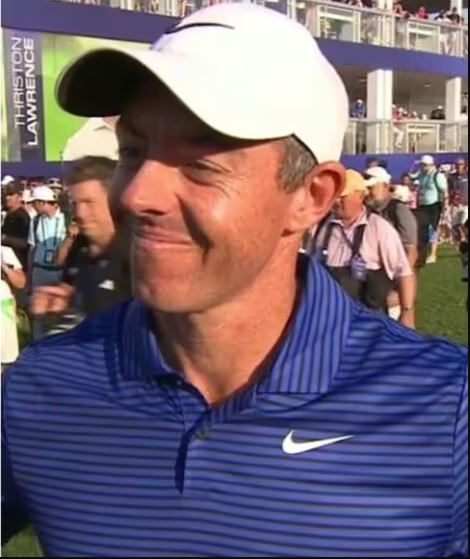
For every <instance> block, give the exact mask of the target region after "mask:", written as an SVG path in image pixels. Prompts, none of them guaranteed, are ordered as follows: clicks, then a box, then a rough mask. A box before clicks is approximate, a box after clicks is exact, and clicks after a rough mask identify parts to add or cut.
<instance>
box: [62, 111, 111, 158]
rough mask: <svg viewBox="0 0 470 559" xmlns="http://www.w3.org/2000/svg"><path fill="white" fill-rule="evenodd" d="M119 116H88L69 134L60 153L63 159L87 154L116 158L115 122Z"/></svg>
mask: <svg viewBox="0 0 470 559" xmlns="http://www.w3.org/2000/svg"><path fill="white" fill-rule="evenodd" d="M118 118H119V117H117V116H105V117H103V118H101V117H92V118H89V119H88V120H87V121H86V122H85V124H84V125H83V126H82V127H81V128H80V129H79V130H77V132H75V134H74V135H73V136H71V137H70V138H69V139H68V140H67V143H66V144H65V147H64V151H63V153H62V160H63V161H74V160H75V159H80V158H81V157H85V156H87V155H92V156H101V157H108V158H109V159H116V160H117V159H118V144H117V139H116V122H117V120H118Z"/></svg>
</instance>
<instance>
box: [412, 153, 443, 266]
mask: <svg viewBox="0 0 470 559" xmlns="http://www.w3.org/2000/svg"><path fill="white" fill-rule="evenodd" d="M412 178H413V179H414V180H416V181H418V185H419V186H418V209H417V212H416V218H417V220H418V266H424V264H434V263H435V262H436V260H437V251H438V228H439V222H440V218H441V214H442V213H443V212H444V213H445V210H446V209H447V207H448V205H449V194H448V185H447V178H446V176H445V175H444V174H443V173H440V172H439V171H438V170H437V168H436V164H435V162H434V158H433V157H432V156H431V155H425V156H423V157H422V159H421V169H420V171H419V172H418V173H416V174H414V175H412ZM428 245H430V247H431V251H430V254H429V257H427V251H428Z"/></svg>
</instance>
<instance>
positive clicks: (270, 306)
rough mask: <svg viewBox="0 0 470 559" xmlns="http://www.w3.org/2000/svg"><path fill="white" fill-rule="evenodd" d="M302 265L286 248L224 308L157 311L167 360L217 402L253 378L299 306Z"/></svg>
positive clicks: (207, 398) (259, 370)
mask: <svg viewBox="0 0 470 559" xmlns="http://www.w3.org/2000/svg"><path fill="white" fill-rule="evenodd" d="M296 265H297V256H296V254H292V253H291V254H289V253H287V252H285V253H284V255H283V259H278V262H277V264H274V265H268V266H266V267H265V269H264V271H263V272H262V277H260V278H258V279H257V281H256V284H255V285H253V286H252V287H251V288H249V289H248V290H246V291H245V292H244V293H242V294H239V295H238V296H236V297H234V298H233V299H232V300H231V301H229V302H227V303H226V304H224V305H223V306H219V307H217V308H214V309H211V310H209V311H207V312H204V313H198V314H186V315H183V314H163V313H155V315H154V316H155V323H156V330H157V332H158V339H159V343H160V345H161V348H162V351H163V355H164V356H165V359H166V361H167V362H168V364H169V365H170V366H171V367H172V368H174V369H176V370H180V371H182V372H183V374H184V376H185V378H186V380H187V381H188V382H189V383H191V384H192V385H193V386H195V387H196V388H197V389H198V390H199V391H200V393H201V394H202V395H203V396H204V398H205V399H206V401H207V402H209V403H210V404H211V405H218V404H220V403H222V402H223V401H224V400H226V399H228V398H229V397H230V396H231V395H233V394H234V393H235V392H237V391H238V390H240V389H241V388H242V387H244V386H245V385H247V384H248V383H249V382H250V381H253V380H254V379H255V378H256V377H257V376H258V374H260V373H261V372H262V371H263V370H264V369H265V367H266V365H267V362H269V361H270V359H271V358H272V354H273V352H274V351H275V350H276V347H277V344H278V342H279V341H280V339H281V337H282V334H283V333H284V331H285V329H286V326H287V324H288V323H289V319H290V317H291V315H292V313H293V310H294V308H295V306H296V305H295V304H296V297H297V292H298V289H297V278H296Z"/></svg>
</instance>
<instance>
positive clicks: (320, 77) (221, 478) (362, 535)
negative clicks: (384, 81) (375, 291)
mask: <svg viewBox="0 0 470 559" xmlns="http://www.w3.org/2000/svg"><path fill="white" fill-rule="evenodd" d="M280 37H282V41H280V40H279V38H280ZM260 38H262V40H260ZM139 57H140V58H139ZM104 70H106V71H104ZM157 75H158V76H159V78H157ZM279 76H283V77H284V79H282V80H280V79H279ZM196 78H197V79H196ZM90 79H91V81H90ZM161 80H164V82H162V81H161ZM163 83H165V85H163ZM92 85H93V87H92ZM170 86H171V87H170ZM172 91H173V92H174V93H172ZM58 99H59V102H60V105H61V106H62V107H63V108H66V109H67V110H69V111H72V112H75V113H81V114H91V115H93V114H119V113H122V116H121V119H120V121H119V125H118V134H119V144H120V154H121V159H120V162H119V165H118V171H117V176H116V183H115V190H114V195H115V196H118V195H120V199H121V203H122V205H123V206H124V208H125V210H126V211H127V212H129V213H130V214H131V215H132V217H133V230H132V256H133V259H132V267H133V281H134V285H135V294H136V299H135V300H134V301H131V302H129V303H125V304H123V305H120V306H119V307H118V308H117V309H115V310H113V311H112V312H109V313H105V314H102V315H99V316H97V317H96V318H93V319H91V320H87V321H86V322H84V323H82V325H80V326H79V327H78V328H77V329H76V330H74V331H72V332H70V333H67V334H64V335H61V336H58V337H57V338H50V339H49V340H44V341H43V342H41V343H39V344H37V345H36V346H34V347H32V348H30V349H29V350H27V351H26V352H25V353H24V354H23V356H22V357H21V358H20V360H19V362H18V364H17V365H15V366H14V367H13V368H12V370H11V372H9V373H7V379H6V386H5V390H4V399H3V410H4V413H5V416H6V417H4V421H3V425H4V427H5V430H6V433H5V440H6V446H5V449H4V451H3V453H2V456H3V457H4V459H5V460H6V463H5V472H6V474H7V475H6V480H5V481H4V483H3V487H4V488H6V489H5V490H6V493H7V496H6V501H5V504H4V507H3V508H4V513H5V515H6V518H7V519H9V522H8V523H7V524H6V523H4V524H3V525H2V533H3V534H4V537H7V536H8V535H9V534H11V533H13V532H14V531H15V529H18V527H20V526H21V525H22V523H23V522H24V521H25V520H26V515H25V511H26V510H29V511H30V515H29V517H30V519H32V521H33V523H34V524H35V526H36V527H37V531H38V534H39V537H40V539H41V543H42V546H43V549H44V551H45V554H46V555H47V556H52V557H53V556H67V557H73V556H75V555H79V554H80V555H84V554H85V555H88V556H103V555H106V556H115V555H118V556H124V555H132V556H136V555H137V556H149V555H150V556H159V557H168V556H180V557H187V556H197V557H207V556H218V557H256V556H257V557H261V556H265V557H293V556H296V557H299V556H302V557H324V556H325V555H329V556H332V557H348V556H350V557H358V556H361V557H363V556H366V557H381V556H387V555H388V556H395V557H400V556H401V557H409V556H410V555H411V556H415V557H426V556H428V557H429V556H434V557H442V556H448V555H459V554H462V555H463V554H465V553H466V550H465V531H466V528H467V523H466V521H465V517H464V511H465V498H466V492H465V491H464V474H465V471H466V470H465V467H464V466H465V458H466V453H465V441H466V439H465V427H466V424H465V416H462V419H458V418H459V417H460V414H461V411H462V410H461V408H463V407H464V405H465V400H464V399H463V396H462V395H463V391H464V385H465V371H466V359H467V355H466V352H465V351H464V350H463V349H460V348H458V347H456V346H454V345H452V344H449V343H447V342H443V341H439V340H434V339H433V340H428V339H422V338H421V337H419V336H417V335H416V334H415V333H414V332H410V331H409V330H407V329H405V328H402V327H401V326H400V325H396V324H394V323H392V322H390V321H389V320H388V319H387V318H386V317H382V316H380V315H378V314H374V313H369V312H368V311H367V310H366V309H364V307H362V306H360V305H357V304H356V303H354V302H352V301H351V300H350V299H349V298H348V297H347V296H346V295H345V294H344V293H343V292H342V290H341V289H339V287H338V286H337V285H336V283H335V282H334V281H332V279H331V278H330V277H329V275H328V274H327V272H326V271H325V270H323V269H322V268H321V266H317V265H316V264H315V263H314V262H313V261H311V260H310V259H308V258H307V257H305V256H304V257H302V256H299V255H298V248H299V246H300V243H301V239H302V237H303V234H304V232H305V231H306V230H307V229H308V228H310V227H312V226H313V225H314V224H316V223H318V222H319V221H320V220H321V219H323V217H324V216H325V215H326V214H327V213H328V212H329V211H330V209H331V207H332V205H333V202H334V200H335V198H336V196H337V195H338V194H339V193H340V192H341V191H342V189H343V188H344V173H345V172H344V169H343V167H342V166H341V164H339V163H338V162H337V161H338V159H339V157H340V154H341V148H342V142H343V137H344V133H345V130H346V125H347V118H348V101H347V96H346V92H345V89H344V86H343V85H342V83H341V81H340V79H339V77H338V76H337V74H336V73H335V72H334V70H333V68H332V67H331V66H330V64H329V63H328V62H327V60H326V58H324V57H323V55H322V54H321V52H320V50H319V48H318V46H317V45H316V43H315V41H314V39H313V38H312V36H311V34H310V33H309V31H308V30H307V29H306V28H304V27H303V26H301V25H300V24H298V23H296V22H295V21H293V20H291V19H288V18H286V17H285V16H283V15H281V14H279V13H278V12H275V11H274V10H267V9H265V8H262V7H260V6H255V5H252V4H242V3H240V4H220V5H218V6H214V7H211V8H208V9H205V10H201V11H200V12H196V13H194V14H192V15H191V16H189V17H188V18H186V19H184V20H183V21H181V22H179V23H178V24H177V25H176V26H175V27H173V28H172V29H170V30H169V31H168V32H167V33H166V34H165V35H164V36H163V37H162V38H161V39H160V40H159V41H158V42H157V43H156V44H155V45H154V46H153V47H152V49H151V50H150V51H148V52H146V51H143V52H141V53H140V54H139V53H137V52H134V51H128V52H127V51H126V53H123V52H122V51H120V50H119V51H117V50H116V51H114V50H110V49H106V50H101V51H99V52H94V53H88V54H87V55H85V56H84V57H83V58H81V60H80V62H78V63H75V64H74V65H72V66H70V67H69V69H68V71H67V72H66V73H65V74H64V76H63V77H62V80H61V82H60V85H59V89H58ZM183 99H184V103H183V102H182V100H183ZM312 100H313V102H312ZM189 107H190V108H189ZM38 364H40V366H38ZM22 501H23V502H24V501H26V504H29V505H30V506H29V507H28V508H27V509H25V508H24V507H22V506H21V504H22ZM397 535H399V537H397Z"/></svg>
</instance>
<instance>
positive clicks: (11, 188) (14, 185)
mask: <svg viewBox="0 0 470 559" xmlns="http://www.w3.org/2000/svg"><path fill="white" fill-rule="evenodd" d="M3 192H4V194H5V195H6V196H8V195H9V194H21V193H22V192H23V185H22V184H21V183H20V182H19V181H17V180H14V179H13V180H12V181H11V182H9V183H8V184H7V185H6V186H5V187H4V189H3Z"/></svg>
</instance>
